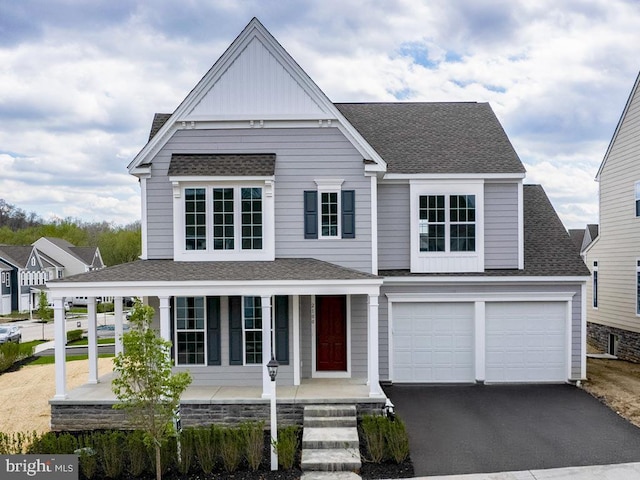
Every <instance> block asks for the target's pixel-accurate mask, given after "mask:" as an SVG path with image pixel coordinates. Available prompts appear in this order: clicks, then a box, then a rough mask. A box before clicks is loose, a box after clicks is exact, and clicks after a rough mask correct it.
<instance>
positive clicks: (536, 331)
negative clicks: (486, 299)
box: [485, 302, 568, 382]
mask: <svg viewBox="0 0 640 480" xmlns="http://www.w3.org/2000/svg"><path fill="white" fill-rule="evenodd" d="M566 333H567V332H566V303H564V302H504V303H487V304H486V371H485V373H486V381H487V382H556V381H560V382H563V381H565V380H567V376H568V375H567V338H566Z"/></svg>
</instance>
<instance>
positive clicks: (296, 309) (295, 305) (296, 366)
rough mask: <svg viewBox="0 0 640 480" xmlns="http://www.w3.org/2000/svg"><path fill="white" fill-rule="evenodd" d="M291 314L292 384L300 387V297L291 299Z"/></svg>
mask: <svg viewBox="0 0 640 480" xmlns="http://www.w3.org/2000/svg"><path fill="white" fill-rule="evenodd" d="M291 311H292V313H293V316H292V320H293V384H294V385H300V295H294V296H293V297H292V298H291Z"/></svg>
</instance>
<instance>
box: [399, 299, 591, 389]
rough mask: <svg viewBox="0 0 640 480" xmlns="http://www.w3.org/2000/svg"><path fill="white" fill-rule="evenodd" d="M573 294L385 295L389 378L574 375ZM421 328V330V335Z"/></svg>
mask: <svg viewBox="0 0 640 480" xmlns="http://www.w3.org/2000/svg"><path fill="white" fill-rule="evenodd" d="M574 296H575V292H571V291H558V292H547V293H539V292H533V293H530V294H527V293H525V292H500V291H495V292H486V293H477V294H473V293H469V294H441V293H433V294H429V293H422V294H415V293H412V294H400V293H387V294H386V297H387V299H388V307H387V315H388V345H389V352H388V362H389V365H388V368H389V381H391V382H397V383H404V382H408V383H415V382H418V383H450V382H453V383H461V382H462V383H469V382H486V383H502V382H566V381H567V380H574V379H576V378H575V375H574V374H573V366H574V365H573V362H572V356H573V353H574V347H573V340H572V313H571V312H572V310H573V305H572V302H573V297H574ZM461 309H463V310H461ZM500 310H504V311H506V312H507V313H508V315H506V316H505V315H504V314H502V312H501V311H500ZM503 320H506V321H503ZM410 324H412V326H410ZM514 325H516V326H517V328H513V326H514ZM416 328H418V329H423V331H422V334H421V335H420V334H419V333H418V332H416ZM425 328H426V329H427V330H430V332H431V333H429V331H426V332H425V331H424V329H425ZM581 332H582V328H581ZM580 336H581V338H582V333H581V334H580ZM581 342H582V340H581ZM407 343H409V345H407ZM582 344H583V345H584V343H582ZM582 373H583V372H582V365H581V374H582ZM580 378H584V375H582V376H581V377H580Z"/></svg>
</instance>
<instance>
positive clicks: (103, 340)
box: [67, 338, 116, 347]
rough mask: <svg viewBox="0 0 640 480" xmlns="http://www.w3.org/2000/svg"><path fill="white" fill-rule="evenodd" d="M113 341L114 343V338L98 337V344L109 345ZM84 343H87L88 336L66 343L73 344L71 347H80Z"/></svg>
mask: <svg viewBox="0 0 640 480" xmlns="http://www.w3.org/2000/svg"><path fill="white" fill-rule="evenodd" d="M113 343H116V339H115V338H99V339H98V345H110V344H113ZM85 345H89V339H88V338H81V339H80V340H74V341H73V342H68V343H67V346H73V347H82V346H85Z"/></svg>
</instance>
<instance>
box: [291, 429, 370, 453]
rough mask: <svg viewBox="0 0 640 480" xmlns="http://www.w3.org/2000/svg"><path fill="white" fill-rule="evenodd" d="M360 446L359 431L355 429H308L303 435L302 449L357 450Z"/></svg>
mask: <svg viewBox="0 0 640 480" xmlns="http://www.w3.org/2000/svg"><path fill="white" fill-rule="evenodd" d="M358 446H359V441H358V431H357V430H356V429H355V428H353V427H339V428H331V427H318V428H309V427H307V428H305V429H304V432H303V433H302V448H355V449H357V448H358Z"/></svg>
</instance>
